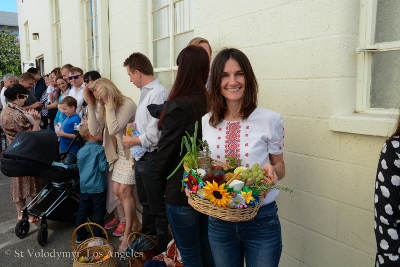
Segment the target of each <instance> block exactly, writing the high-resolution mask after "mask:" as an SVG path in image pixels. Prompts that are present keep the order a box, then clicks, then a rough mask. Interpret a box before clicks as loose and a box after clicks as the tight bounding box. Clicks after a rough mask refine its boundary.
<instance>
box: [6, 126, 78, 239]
mask: <svg viewBox="0 0 400 267" xmlns="http://www.w3.org/2000/svg"><path fill="white" fill-rule="evenodd" d="M78 140H79V134H76V136H75V139H74V141H73V142H76V141H78ZM73 142H72V143H73ZM72 143H71V146H72ZM71 146H70V147H71ZM70 147H69V148H70ZM69 148H68V150H67V151H69ZM68 153H70V152H66V153H62V154H60V155H58V138H57V135H56V134H55V132H53V131H50V130H41V131H34V132H19V133H18V134H17V135H16V137H15V139H14V140H13V141H12V143H11V144H10V145H9V146H8V148H7V149H6V150H5V151H4V153H3V157H2V159H1V172H2V173H3V174H5V175H7V176H10V177H19V176H37V177H41V178H42V179H44V180H45V181H46V186H45V187H44V188H43V189H42V190H41V191H40V192H39V194H38V195H37V196H36V197H35V198H34V199H32V200H31V202H30V203H29V204H28V205H26V206H25V207H24V208H23V210H22V213H23V215H22V219H21V220H20V221H19V222H18V223H17V224H16V226H15V234H16V236H18V237H19V238H24V237H25V236H27V234H28V232H29V220H28V219H29V215H31V216H35V217H37V218H38V219H39V220H40V227H39V230H38V235H37V240H38V243H39V244H40V245H41V246H44V245H46V243H47V237H48V231H47V219H49V220H55V221H61V222H70V221H74V220H75V218H76V213H77V211H78V207H79V172H78V170H77V169H76V167H75V165H69V166H67V165H64V164H63V163H62V160H63V158H64V157H65V156H66V155H67V154H68ZM54 161H56V162H54Z"/></svg>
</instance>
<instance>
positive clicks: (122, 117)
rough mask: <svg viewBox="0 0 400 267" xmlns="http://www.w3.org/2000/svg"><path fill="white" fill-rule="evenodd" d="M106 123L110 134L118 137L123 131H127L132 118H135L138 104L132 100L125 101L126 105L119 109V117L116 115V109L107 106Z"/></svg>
mask: <svg viewBox="0 0 400 267" xmlns="http://www.w3.org/2000/svg"><path fill="white" fill-rule="evenodd" d="M104 107H105V109H106V123H107V129H108V133H109V134H110V135H116V134H117V133H119V132H120V131H121V130H122V129H125V127H126V125H127V124H128V123H129V121H130V119H131V118H132V117H135V112H136V108H137V106H136V104H135V103H134V102H133V101H131V100H128V99H127V100H125V102H124V104H123V105H122V106H121V107H120V108H119V111H118V115H116V114H115V109H110V108H109V106H108V104H107V103H106V104H105V106H104Z"/></svg>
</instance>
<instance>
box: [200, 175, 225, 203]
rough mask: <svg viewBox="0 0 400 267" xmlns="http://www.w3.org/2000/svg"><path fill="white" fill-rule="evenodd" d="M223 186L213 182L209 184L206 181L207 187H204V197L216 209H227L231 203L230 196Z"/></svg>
mask: <svg viewBox="0 0 400 267" xmlns="http://www.w3.org/2000/svg"><path fill="white" fill-rule="evenodd" d="M224 187H225V184H221V185H220V186H218V184H217V183H216V182H215V181H213V183H212V184H211V183H210V182H209V181H207V185H206V186H204V188H203V189H204V197H205V198H206V199H208V200H209V201H210V202H211V204H214V205H216V206H218V207H228V206H229V204H230V203H231V196H230V195H229V193H228V192H227V191H226V190H225V189H224Z"/></svg>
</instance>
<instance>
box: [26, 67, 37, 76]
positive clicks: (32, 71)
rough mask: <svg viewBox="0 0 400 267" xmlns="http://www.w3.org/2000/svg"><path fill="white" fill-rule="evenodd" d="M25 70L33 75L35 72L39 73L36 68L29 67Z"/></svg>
mask: <svg viewBox="0 0 400 267" xmlns="http://www.w3.org/2000/svg"><path fill="white" fill-rule="evenodd" d="M26 72H29V73H32V74H33V75H36V74H38V73H39V70H38V69H37V68H34V67H31V68H29V69H28V70H27V71H26Z"/></svg>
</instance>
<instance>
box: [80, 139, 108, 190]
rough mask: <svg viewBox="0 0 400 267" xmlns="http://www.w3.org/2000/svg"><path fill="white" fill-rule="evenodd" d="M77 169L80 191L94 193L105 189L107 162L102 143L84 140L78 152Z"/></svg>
mask: <svg viewBox="0 0 400 267" xmlns="http://www.w3.org/2000/svg"><path fill="white" fill-rule="evenodd" d="M78 169H79V176H80V185H81V192H82V193H86V194H95V193H101V192H103V191H104V190H106V188H107V180H106V171H107V170H108V162H107V158H106V154H105V152H104V147H103V146H102V145H100V144H99V143H96V142H86V144H85V146H84V147H82V148H81V149H80V150H79V152H78Z"/></svg>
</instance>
